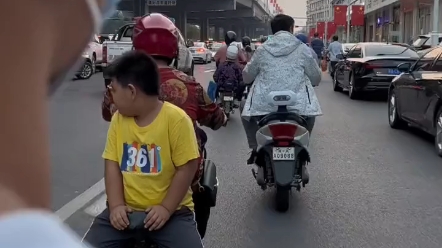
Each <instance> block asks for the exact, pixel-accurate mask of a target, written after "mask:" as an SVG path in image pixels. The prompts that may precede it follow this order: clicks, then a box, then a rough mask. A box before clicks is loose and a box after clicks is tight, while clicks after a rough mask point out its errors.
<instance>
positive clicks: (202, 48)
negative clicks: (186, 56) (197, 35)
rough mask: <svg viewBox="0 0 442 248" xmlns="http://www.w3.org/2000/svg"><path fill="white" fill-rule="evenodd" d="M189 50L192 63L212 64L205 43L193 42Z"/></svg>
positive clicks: (210, 53)
mask: <svg viewBox="0 0 442 248" xmlns="http://www.w3.org/2000/svg"><path fill="white" fill-rule="evenodd" d="M189 49H190V52H191V53H192V56H193V60H194V61H198V62H203V63H204V64H207V63H211V62H212V52H211V51H210V50H209V48H208V47H207V44H206V43H205V42H194V43H193V46H192V47H189Z"/></svg>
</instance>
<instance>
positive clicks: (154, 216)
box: [144, 205, 170, 231]
mask: <svg viewBox="0 0 442 248" xmlns="http://www.w3.org/2000/svg"><path fill="white" fill-rule="evenodd" d="M146 213H147V216H146V219H145V220H144V223H145V225H144V227H145V228H149V231H153V230H158V229H160V228H161V227H163V226H164V224H166V222H167V221H168V220H169V218H170V212H169V210H167V209H166V207H164V206H163V205H156V206H153V207H150V208H148V209H146Z"/></svg>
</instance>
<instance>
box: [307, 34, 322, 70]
mask: <svg viewBox="0 0 442 248" xmlns="http://www.w3.org/2000/svg"><path fill="white" fill-rule="evenodd" d="M310 47H311V48H313V50H314V51H315V52H316V55H317V56H318V65H320V64H321V60H322V59H323V57H322V52H323V51H324V42H323V41H322V40H321V39H320V38H319V34H318V33H314V34H313V40H312V41H311V42H310Z"/></svg>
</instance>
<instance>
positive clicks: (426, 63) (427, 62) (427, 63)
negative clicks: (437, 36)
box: [413, 47, 442, 71]
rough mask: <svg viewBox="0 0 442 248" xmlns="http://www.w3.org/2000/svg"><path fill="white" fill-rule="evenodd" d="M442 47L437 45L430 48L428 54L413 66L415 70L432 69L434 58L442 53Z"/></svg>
mask: <svg viewBox="0 0 442 248" xmlns="http://www.w3.org/2000/svg"><path fill="white" fill-rule="evenodd" d="M441 52H442V48H440V47H437V48H435V49H430V50H428V52H427V53H426V54H424V55H423V56H422V58H421V59H420V60H418V61H417V62H416V64H415V65H414V67H413V70H417V71H429V70H432V67H431V65H432V64H433V62H434V60H435V59H436V58H437V56H439V54H441Z"/></svg>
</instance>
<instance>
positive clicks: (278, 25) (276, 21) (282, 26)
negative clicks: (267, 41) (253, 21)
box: [270, 14, 295, 34]
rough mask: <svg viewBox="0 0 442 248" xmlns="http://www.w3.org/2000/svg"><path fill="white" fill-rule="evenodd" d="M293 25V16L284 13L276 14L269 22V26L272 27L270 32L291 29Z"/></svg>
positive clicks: (288, 30)
mask: <svg viewBox="0 0 442 248" xmlns="http://www.w3.org/2000/svg"><path fill="white" fill-rule="evenodd" d="M294 26H295V20H294V19H293V17H291V16H288V15H284V14H278V15H276V16H275V17H273V19H272V21H271V22H270V27H271V28H272V33H273V34H276V33H277V32H279V31H287V32H290V31H292V30H291V29H292V28H293V27H294Z"/></svg>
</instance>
